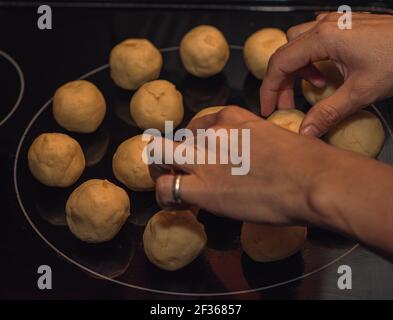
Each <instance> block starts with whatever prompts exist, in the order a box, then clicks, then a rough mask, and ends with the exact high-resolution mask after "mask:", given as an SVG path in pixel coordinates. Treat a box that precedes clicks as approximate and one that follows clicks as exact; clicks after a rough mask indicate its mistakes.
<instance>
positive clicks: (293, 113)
mask: <svg viewBox="0 0 393 320" xmlns="http://www.w3.org/2000/svg"><path fill="white" fill-rule="evenodd" d="M305 116H306V115H305V114H304V113H303V112H301V111H300V110H297V109H289V110H277V111H275V112H273V113H272V114H271V115H270V117H269V118H267V120H268V121H270V122H273V123H274V124H276V125H278V126H279V127H281V128H284V129H287V130H289V131H292V132H295V133H299V130H300V126H301V124H302V122H303V119H304V117H305Z"/></svg>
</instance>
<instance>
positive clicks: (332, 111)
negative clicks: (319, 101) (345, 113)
mask: <svg viewBox="0 0 393 320" xmlns="http://www.w3.org/2000/svg"><path fill="white" fill-rule="evenodd" d="M318 109H319V113H318V114H319V117H318V118H319V120H320V122H321V123H323V124H325V125H326V126H330V125H333V124H336V123H337V122H338V121H339V120H340V118H341V114H340V112H339V111H338V110H337V108H336V107H334V106H332V105H329V104H323V105H320V106H319V108H318Z"/></svg>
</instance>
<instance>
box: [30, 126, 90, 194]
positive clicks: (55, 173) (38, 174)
mask: <svg viewBox="0 0 393 320" xmlns="http://www.w3.org/2000/svg"><path fill="white" fill-rule="evenodd" d="M28 162H29V168H30V171H31V173H32V174H33V176H34V177H35V178H36V179H37V180H38V181H40V182H41V183H43V184H45V185H47V186H50V187H68V186H70V185H72V184H73V183H74V182H75V181H76V180H78V179H79V177H80V176H81V175H82V172H83V170H84V169H85V157H84V155H83V152H82V148H81V147H80V145H79V143H78V142H77V141H76V140H74V139H72V138H71V137H70V136H68V135H66V134H62V133H43V134H41V135H40V136H38V137H37V138H36V139H35V140H34V141H33V143H32V145H31V146H30V149H29V152H28Z"/></svg>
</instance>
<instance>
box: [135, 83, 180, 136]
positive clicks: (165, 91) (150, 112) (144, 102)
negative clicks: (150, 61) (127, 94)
mask: <svg viewBox="0 0 393 320" xmlns="http://www.w3.org/2000/svg"><path fill="white" fill-rule="evenodd" d="M130 111H131V117H132V118H133V119H134V121H135V122H136V124H137V126H138V127H139V128H141V129H143V130H146V129H150V128H155V129H158V130H160V131H161V132H165V121H173V127H174V128H176V127H177V126H178V125H179V124H180V123H181V122H182V120H183V115H184V108H183V97H182V95H181V93H180V92H179V91H177V90H176V87H175V86H174V85H173V84H172V83H170V82H169V81H166V80H155V81H151V82H148V83H145V84H144V85H143V86H142V87H140V88H139V89H138V91H137V92H135V94H134V95H133V97H132V99H131V103H130Z"/></svg>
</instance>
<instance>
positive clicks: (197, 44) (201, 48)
mask: <svg viewBox="0 0 393 320" xmlns="http://www.w3.org/2000/svg"><path fill="white" fill-rule="evenodd" d="M180 58H181V60H182V62H183V65H184V68H185V69H186V70H187V71H188V72H189V73H191V74H192V75H194V76H196V77H200V78H206V77H211V76H213V75H215V74H217V73H219V72H221V71H222V70H223V69H224V67H225V64H226V63H227V61H228V59H229V46H228V43H227V41H226V39H225V37H224V35H223V34H222V32H221V31H220V30H218V29H217V28H215V27H213V26H207V25H201V26H198V27H196V28H194V29H192V30H190V31H189V32H187V33H186V35H185V36H184V37H183V39H182V40H181V42H180Z"/></svg>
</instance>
